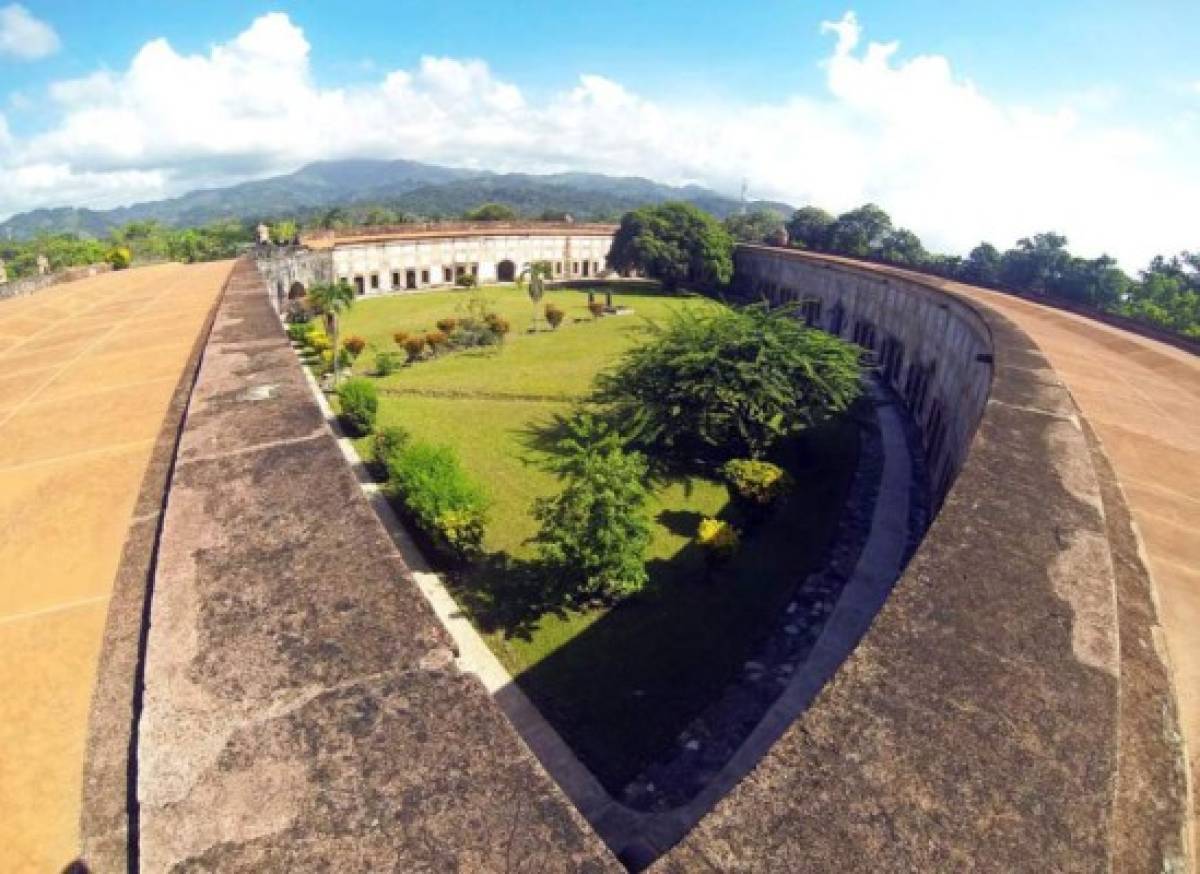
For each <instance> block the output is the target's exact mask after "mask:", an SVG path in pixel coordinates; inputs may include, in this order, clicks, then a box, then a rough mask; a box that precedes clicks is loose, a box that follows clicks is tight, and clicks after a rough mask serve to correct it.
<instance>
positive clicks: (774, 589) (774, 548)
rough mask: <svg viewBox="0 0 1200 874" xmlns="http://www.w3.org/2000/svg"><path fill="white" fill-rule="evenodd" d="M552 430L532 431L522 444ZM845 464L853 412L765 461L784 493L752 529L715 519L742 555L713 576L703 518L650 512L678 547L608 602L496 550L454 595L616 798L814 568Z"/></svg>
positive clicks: (840, 493) (733, 669)
mask: <svg viewBox="0 0 1200 874" xmlns="http://www.w3.org/2000/svg"><path fill="white" fill-rule="evenodd" d="M551 433H553V432H552V430H550V429H548V428H535V429H531V433H530V438H531V439H533V440H547V439H549V438H548V435H549V434H551ZM537 445H546V448H547V449H548V450H549V451H553V450H554V446H553V442H552V441H551V443H550V444H549V445H547V444H537ZM857 455H858V425H857V423H856V422H855V420H854V417H853V416H845V417H842V418H841V419H840V420H839V421H837V422H833V423H830V424H828V425H826V426H823V427H821V428H819V429H815V430H814V432H813V433H810V434H807V435H805V436H804V437H803V438H801V439H799V440H796V441H793V442H792V443H791V444H790V445H789V446H788V447H786V449H785V450H784V451H781V452H780V453H779V454H778V456H777V461H778V462H779V463H781V464H783V465H784V466H785V467H787V468H788V470H789V471H790V472H792V474H793V476H795V477H796V478H797V483H798V487H797V489H796V492H795V493H794V494H793V495H792V497H791V499H790V500H788V501H787V502H785V503H784V505H783V506H782V507H780V508H779V509H778V510H777V511H776V512H775V513H773V514H772V515H771V516H770V517H769V518H766V519H762V520H759V521H757V522H754V523H753V524H751V523H752V520H749V519H747V518H746V517H745V516H744V514H742V513H741V512H740V511H739V510H738V508H737V507H736V506H735V505H733V504H732V503H731V504H727V505H726V506H725V507H724V508H723V509H722V510H721V511H720V512H719V513H718V515H719V516H720V517H722V518H725V519H727V520H728V521H730V522H732V523H733V524H734V525H735V526H736V527H739V528H742V529H743V541H742V548H741V550H740V551H739V552H738V554H737V555H736V556H735V557H734V559H733V560H732V561H730V562H729V563H728V564H726V565H723V566H721V567H720V568H717V569H713V568H711V567H710V566H709V565H708V563H707V562H706V561H705V556H704V555H703V552H702V550H701V549H700V548H699V547H698V546H697V545H696V544H695V541H694V540H693V539H692V538H693V535H694V534H695V531H696V527H697V525H698V524H699V520H700V518H701V514H700V513H699V512H696V511H692V510H688V509H678V508H672V509H668V510H662V511H661V512H659V513H658V514H657V516H656V521H657V522H658V523H659V524H661V525H663V526H664V527H666V528H667V529H668V530H670V531H671V532H672V533H674V534H676V535H678V536H682V537H686V538H688V539H687V540H686V542H685V543H684V544H683V545H682V546H681V547H680V548H679V549H678V550H677V551H676V552H675V553H674V554H672V555H670V556H669V557H666V558H658V559H654V560H651V561H649V562H647V565H646V567H647V571H648V574H649V584H648V585H647V586H646V588H645V589H644V590H643V591H642V592H640V593H638V594H637V595H635V596H633V597H629V598H626V599H624V600H622V601H620V602H618V603H616V604H598V603H578V602H575V601H574V600H572V599H571V598H570V597H569V596H568V595H565V594H564V593H562V592H561V579H560V578H558V577H557V576H556V575H555V573H554V572H553V571H552V570H551V569H548V568H546V567H545V566H543V565H541V564H540V563H539V562H537V561H533V560H522V559H517V558H513V557H512V556H510V555H507V554H499V555H493V556H490V557H489V558H488V559H487V560H486V561H485V562H483V563H482V564H480V565H479V566H477V567H475V568H472V569H470V571H468V572H466V573H463V574H459V575H458V582H457V583H456V584H455V591H454V594H455V596H456V597H458V598H459V602H460V604H462V606H463V607H464V608H465V609H466V610H467V611H468V612H469V613H470V614H471V616H472V618H473V620H474V622H475V623H476V625H477V627H478V628H480V630H481V631H483V632H484V633H486V634H489V635H491V636H492V643H493V646H495V647H498V653H500V652H503V653H505V654H504V655H502V656H501V658H502V659H503V660H505V661H506V663H508V664H509V665H510V668H511V667H512V666H513V665H518V666H520V665H523V666H524V667H523V669H522V668H521V667H516V668H515V669H514V671H513V672H514V674H515V675H516V681H517V683H518V685H520V687H521V688H522V690H523V691H524V692H525V693H526V694H527V695H528V696H529V697H530V699H531V701H533V703H534V704H535V705H536V706H537V707H538V709H539V710H540V711H541V712H542V714H543V715H544V716H545V717H546V719H547V720H548V721H549V722H550V723H551V725H553V726H554V728H555V730H556V731H558V732H559V734H560V735H561V736H562V737H563V739H564V740H565V741H566V742H567V743H568V744H569V745H570V746H571V747H572V749H573V750H574V751H575V753H576V754H577V755H578V756H579V758H580V760H581V761H582V762H583V763H584V764H585V765H586V766H587V767H588V768H589V769H590V770H591V771H592V773H594V774H595V775H596V777H597V778H598V779H599V780H600V782H601V783H602V784H603V785H604V786H605V787H606V788H607V789H608V790H609V791H610V792H611V793H613V794H614V795H615V796H617V797H620V796H621V793H622V790H623V788H624V787H625V785H626V784H627V783H628V782H629V781H630V780H632V779H633V778H634V777H635V776H637V774H638V773H640V772H641V771H642V770H643V769H644V768H646V767H647V766H648V765H649V764H651V763H653V762H654V761H656V760H657V759H658V758H660V757H661V756H662V755H663V754H664V753H665V752H666V751H668V750H670V749H673V746H674V744H676V743H677V742H678V738H679V735H680V733H681V732H682V731H683V730H684V729H686V728H687V727H688V725H689V723H690V722H691V721H692V720H693V719H695V718H696V717H697V716H698V715H699V714H700V713H702V712H703V711H704V709H705V708H706V707H707V706H708V705H709V704H710V703H711V702H712V701H714V700H716V698H718V697H719V696H720V695H721V694H722V692H723V690H724V689H725V688H726V687H727V685H728V684H729V683H730V682H732V681H733V680H734V679H735V678H736V677H738V676H739V675H740V672H741V670H742V666H743V665H744V663H745V662H746V660H748V659H752V658H754V657H755V653H756V652H757V648H758V647H759V646H760V645H761V641H762V640H763V639H764V638H765V637H766V636H767V635H768V634H770V633H771V631H772V630H773V629H774V627H775V626H776V624H777V623H778V621H779V618H780V617H781V616H783V615H784V609H785V607H786V606H787V604H788V602H789V601H790V600H791V599H792V598H793V597H794V596H795V592H796V591H797V588H798V587H799V585H800V584H801V583H802V582H803V580H804V579H805V578H806V577H807V575H808V574H809V573H811V572H813V571H815V570H818V569H819V568H820V567H821V565H822V563H823V561H824V560H825V555H826V550H827V548H828V545H829V542H830V539H831V537H832V536H833V533H834V531H835V530H836V526H837V522H838V519H839V518H840V515H841V512H842V508H843V506H844V503H845V498H846V494H847V491H848V489H849V486H850V481H851V479H852V477H853V472H854V468H855V466H856V463H857Z"/></svg>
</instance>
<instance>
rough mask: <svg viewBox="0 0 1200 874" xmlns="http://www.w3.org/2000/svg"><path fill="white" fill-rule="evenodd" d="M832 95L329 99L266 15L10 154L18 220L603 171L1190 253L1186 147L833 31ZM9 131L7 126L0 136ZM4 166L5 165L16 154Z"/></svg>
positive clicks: (9, 197)
mask: <svg viewBox="0 0 1200 874" xmlns="http://www.w3.org/2000/svg"><path fill="white" fill-rule="evenodd" d="M822 30H823V31H824V32H828V33H830V34H832V36H833V37H834V38H833V40H832V41H831V42H832V44H831V50H830V53H829V55H828V56H827V57H826V58H825V59H824V61H823V62H822V67H823V70H824V74H825V83H826V90H825V91H824V92H823V93H821V94H816V95H796V96H793V97H791V98H788V99H784V100H779V101H775V102H758V103H752V102H743V103H740V104H728V105H722V104H717V103H714V102H712V101H711V100H710V99H708V98H706V96H704V95H698V96H697V98H696V99H695V101H693V102H691V103H689V104H688V105H674V104H663V103H658V102H655V101H652V100H649V99H647V98H645V97H643V96H641V95H639V94H638V93H637V92H636V91H635V90H633V89H631V88H630V87H628V85H626V84H622V83H620V82H616V81H613V80H612V79H608V78H604V77H601V76H596V75H586V74H585V75H581V76H579V78H578V80H577V82H576V83H575V84H574V85H573V86H571V87H570V88H568V89H566V90H563V91H560V92H558V93H557V94H553V95H552V96H551V97H549V98H548V99H546V100H545V101H542V102H538V103H533V102H531V101H530V100H528V99H527V98H526V96H525V95H524V94H523V93H522V92H521V90H520V89H519V88H517V87H516V86H514V85H513V84H511V83H508V82H505V81H502V80H501V79H499V78H497V77H496V76H495V75H494V73H493V72H492V71H491V70H490V69H489V67H488V66H487V64H485V63H484V62H482V61H479V60H465V59H456V58H435V57H426V58H423V59H422V60H421V61H420V62H419V63H418V64H417V66H416V67H415V68H413V69H410V70H393V71H390V72H387V73H386V74H384V75H383V76H382V77H381V78H380V79H379V80H377V82H376V83H375V84H372V85H369V86H364V87H356V88H323V87H321V86H320V85H319V84H318V83H316V82H315V81H314V80H313V77H312V73H311V69H310V65H309V50H310V46H309V43H308V41H307V39H306V38H305V35H304V33H303V32H302V31H301V30H300V28H298V27H297V26H296V25H295V24H293V23H292V22H291V20H290V19H289V18H288V17H287V16H286V15H284V14H279V13H274V14H270V15H264V16H262V17H261V18H258V19H257V20H255V21H254V22H253V24H252V25H251V26H250V27H249V28H248V29H247V30H246V31H245V32H243V33H242V34H240V35H238V36H237V37H236V38H235V39H233V40H232V41H230V42H228V43H224V44H221V45H217V46H215V47H213V48H212V49H211V50H210V51H209V52H208V53H207V54H196V55H183V54H180V53H178V52H177V51H176V50H175V49H174V48H173V47H172V46H171V45H170V44H169V43H167V42H166V41H165V40H154V41H152V42H149V43H147V44H146V45H144V46H143V47H142V48H141V49H140V50H139V51H138V53H137V54H136V55H135V56H134V58H133V59H132V61H131V62H130V64H129V67H128V68H127V69H126V70H123V71H118V72H110V71H99V72H96V73H93V74H91V75H89V76H86V77H84V78H81V79H75V80H70V81H63V82H58V83H55V84H54V85H53V86H51V88H50V96H51V98H52V100H53V102H54V105H55V106H56V107H57V108H58V111H59V118H58V120H57V122H56V123H55V124H54V125H53V126H52V127H51V128H50V129H48V130H46V131H44V132H43V133H41V134H39V135H36V136H32V137H25V138H22V139H19V140H15V141H14V140H12V139H11V138H10V142H9V144H8V146H7V150H5V148H4V147H3V140H2V139H0V172H3V173H4V174H5V176H6V182H8V181H9V180H12V181H11V184H6V185H3V186H0V215H3V214H5V213H8V212H13V211H16V210H19V209H26V208H29V207H31V206H36V205H50V204H59V203H76V204H79V205H89V206H107V205H114V204H116V203H125V202H131V201H134V200H141V199H146V198H151V197H160V196H164V195H167V194H174V193H178V192H179V191H181V190H185V189H187V188H193V187H197V186H200V185H211V184H217V183H223V182H228V181H232V180H235V179H241V178H246V177H249V176H255V175H267V174H270V173H273V172H283V171H287V170H291V169H294V168H295V167H297V166H299V165H300V164H302V163H304V162H306V161H310V160H315V159H319V158H335V157H343V156H352V155H354V156H377V157H407V158H413V159H418V160H426V161H433V162H440V163H446V164H455V165H461V166H476V167H484V168H488V169H495V170H500V171H505V170H524V171H530V172H539V171H555V170H568V169H571V170H593V171H599V172H609V173H620V174H638V175H644V176H649V177H652V178H655V179H660V180H663V181H667V182H675V183H683V182H699V183H701V184H706V185H710V186H713V187H715V188H717V189H719V190H723V191H726V192H731V193H732V192H736V190H737V188H738V185H739V184H740V182H741V180H742V178H747V179H748V180H749V183H750V187H751V191H752V193H753V194H754V195H755V196H757V197H770V198H776V199H781V200H786V201H789V202H792V203H796V204H801V203H808V202H812V203H817V204H820V205H822V206H825V207H826V208H828V209H831V210H834V211H840V210H844V209H848V208H851V207H853V206H857V205H858V204H860V203H862V202H864V201H867V200H874V201H876V202H878V203H880V204H881V205H882V206H884V207H885V208H886V209H888V210H889V211H890V212H891V213H892V214H893V216H894V217H895V219H896V220H897V221H898V222H900V223H902V224H904V225H906V226H908V227H911V228H912V229H914V230H915V231H917V233H919V234H920V235H921V236H922V237H923V238H924V239H925V240H926V242H927V244H929V245H931V246H933V247H937V248H943V249H947V250H951V251H963V250H965V249H967V248H969V247H970V246H972V245H974V244H975V243H976V242H978V241H979V240H980V239H985V238H986V239H991V240H993V241H994V242H996V243H997V244H999V245H1009V244H1011V243H1012V241H1013V240H1014V239H1015V238H1016V237H1018V236H1024V235H1027V234H1031V233H1033V232H1036V231H1040V230H1047V229H1058V230H1061V231H1064V232H1065V233H1067V234H1068V235H1069V236H1070V237H1071V241H1072V246H1073V248H1074V249H1075V250H1077V251H1079V252H1081V253H1083V254H1098V253H1099V252H1100V251H1105V250H1107V251H1110V252H1112V253H1113V254H1115V255H1117V256H1118V257H1120V258H1121V259H1122V260H1123V262H1124V263H1125V264H1126V265H1127V266H1128V267H1131V268H1133V267H1136V266H1138V265H1139V264H1141V263H1142V262H1144V261H1145V260H1146V259H1147V258H1148V257H1149V256H1150V255H1152V254H1154V253H1155V252H1157V251H1170V250H1174V249H1179V248H1183V247H1185V246H1191V247H1193V248H1194V247H1195V246H1196V244H1197V241H1196V240H1195V239H1189V238H1188V234H1189V230H1188V229H1189V228H1190V227H1192V226H1193V225H1191V224H1189V221H1188V219H1189V211H1188V209H1187V204H1188V203H1195V202H1196V200H1197V195H1198V194H1200V170H1198V169H1197V166H1195V164H1194V162H1193V161H1192V160H1191V159H1190V155H1189V154H1188V151H1187V148H1186V140H1187V138H1186V137H1183V136H1182V135H1180V134H1179V133H1178V132H1173V131H1172V130H1170V129H1164V130H1163V131H1160V132H1157V133H1156V134H1154V135H1150V134H1147V133H1146V132H1144V131H1141V130H1139V129H1135V128H1127V127H1120V126H1114V125H1111V124H1107V125H1099V124H1097V123H1095V122H1094V121H1093V120H1092V115H1091V111H1092V108H1093V107H1092V105H1091V104H1090V103H1089V101H1088V100H1083V99H1078V100H1074V101H1072V100H1070V99H1065V100H1064V102H1062V103H1061V104H1060V105H1059V107H1058V108H1057V109H1054V110H1053V111H1046V110H1039V109H1033V108H1029V107H1023V106H1019V105H1008V104H1005V103H1002V102H1000V101H997V100H995V99H993V98H991V97H989V96H988V95H986V94H985V93H983V92H981V91H980V89H979V88H977V87H976V86H975V85H974V84H973V83H972V82H971V81H970V80H968V79H966V78H964V77H962V76H961V75H959V74H956V73H955V71H954V69H953V68H952V66H951V63H950V61H949V60H948V59H947V58H945V57H943V56H940V55H917V56H914V57H907V58H905V57H902V56H901V52H900V47H899V46H898V45H897V44H896V43H867V44H864V41H863V29H862V27H861V25H860V23H859V22H858V20H857V18H855V16H854V15H853V13H847V14H846V15H845V16H843V18H841V19H840V20H839V21H835V22H826V23H825V24H823V25H822ZM0 130H2V129H0ZM5 155H7V157H5Z"/></svg>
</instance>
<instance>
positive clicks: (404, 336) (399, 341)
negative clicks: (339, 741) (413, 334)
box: [392, 331, 409, 346]
mask: <svg viewBox="0 0 1200 874" xmlns="http://www.w3.org/2000/svg"><path fill="white" fill-rule="evenodd" d="M408 337H409V333H408V331H397V332H396V333H394V334H392V340H394V341H395V343H396V345H397V346H403V345H404V344H405V343H406V342H408Z"/></svg>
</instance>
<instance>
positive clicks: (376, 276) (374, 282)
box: [371, 273, 379, 291]
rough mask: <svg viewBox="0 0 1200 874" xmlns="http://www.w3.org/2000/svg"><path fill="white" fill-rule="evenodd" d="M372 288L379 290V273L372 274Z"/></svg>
mask: <svg viewBox="0 0 1200 874" xmlns="http://www.w3.org/2000/svg"><path fill="white" fill-rule="evenodd" d="M371 290H372V291H378V290H379V274H378V273H372V274H371Z"/></svg>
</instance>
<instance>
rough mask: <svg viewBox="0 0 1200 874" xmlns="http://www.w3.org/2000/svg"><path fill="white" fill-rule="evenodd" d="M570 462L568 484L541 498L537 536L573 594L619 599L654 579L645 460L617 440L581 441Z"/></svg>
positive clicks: (545, 555) (537, 507) (536, 511)
mask: <svg viewBox="0 0 1200 874" xmlns="http://www.w3.org/2000/svg"><path fill="white" fill-rule="evenodd" d="M567 454H568V460H567V461H566V462H565V463H564V464H563V467H562V472H563V474H564V475H565V482H566V484H565V486H564V488H563V490H562V492H561V493H560V494H558V495H555V496H554V497H550V498H541V499H539V500H537V501H536V502H535V503H534V508H533V515H534V518H536V519H537V520H538V522H540V523H541V528H540V530H539V532H538V534H537V536H536V537H535V538H534V542H535V543H536V544H537V546H538V551H539V553H540V555H541V558H542V560H543V561H545V562H546V563H547V564H549V565H550V566H551V567H553V568H554V569H555V579H556V580H558V581H560V585H561V584H564V583H565V584H566V585H567V586H568V587H569V588H570V590H571V591H572V593H573V594H575V595H583V596H585V597H600V598H612V597H616V596H620V595H626V594H629V593H632V592H636V591H637V590H638V589H641V588H642V587H643V586H644V585H645V584H646V579H647V575H646V563H645V562H646V560H645V553H646V547H647V545H648V544H649V543H650V520H649V518H648V516H647V513H646V501H647V499H648V497H649V492H648V490H647V489H646V486H645V479H646V476H647V467H646V461H645V459H644V458H643V457H642V456H641V455H640V454H638V453H636V452H628V451H626V450H625V449H623V448H622V447H621V446H620V444H619V443H618V442H616V441H614V440H611V439H600V440H596V441H589V440H587V439H586V437H585V438H584V439H583V440H581V441H579V442H577V443H575V444H574V445H573V446H572V447H571V449H570V451H569V452H568V453H567Z"/></svg>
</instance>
